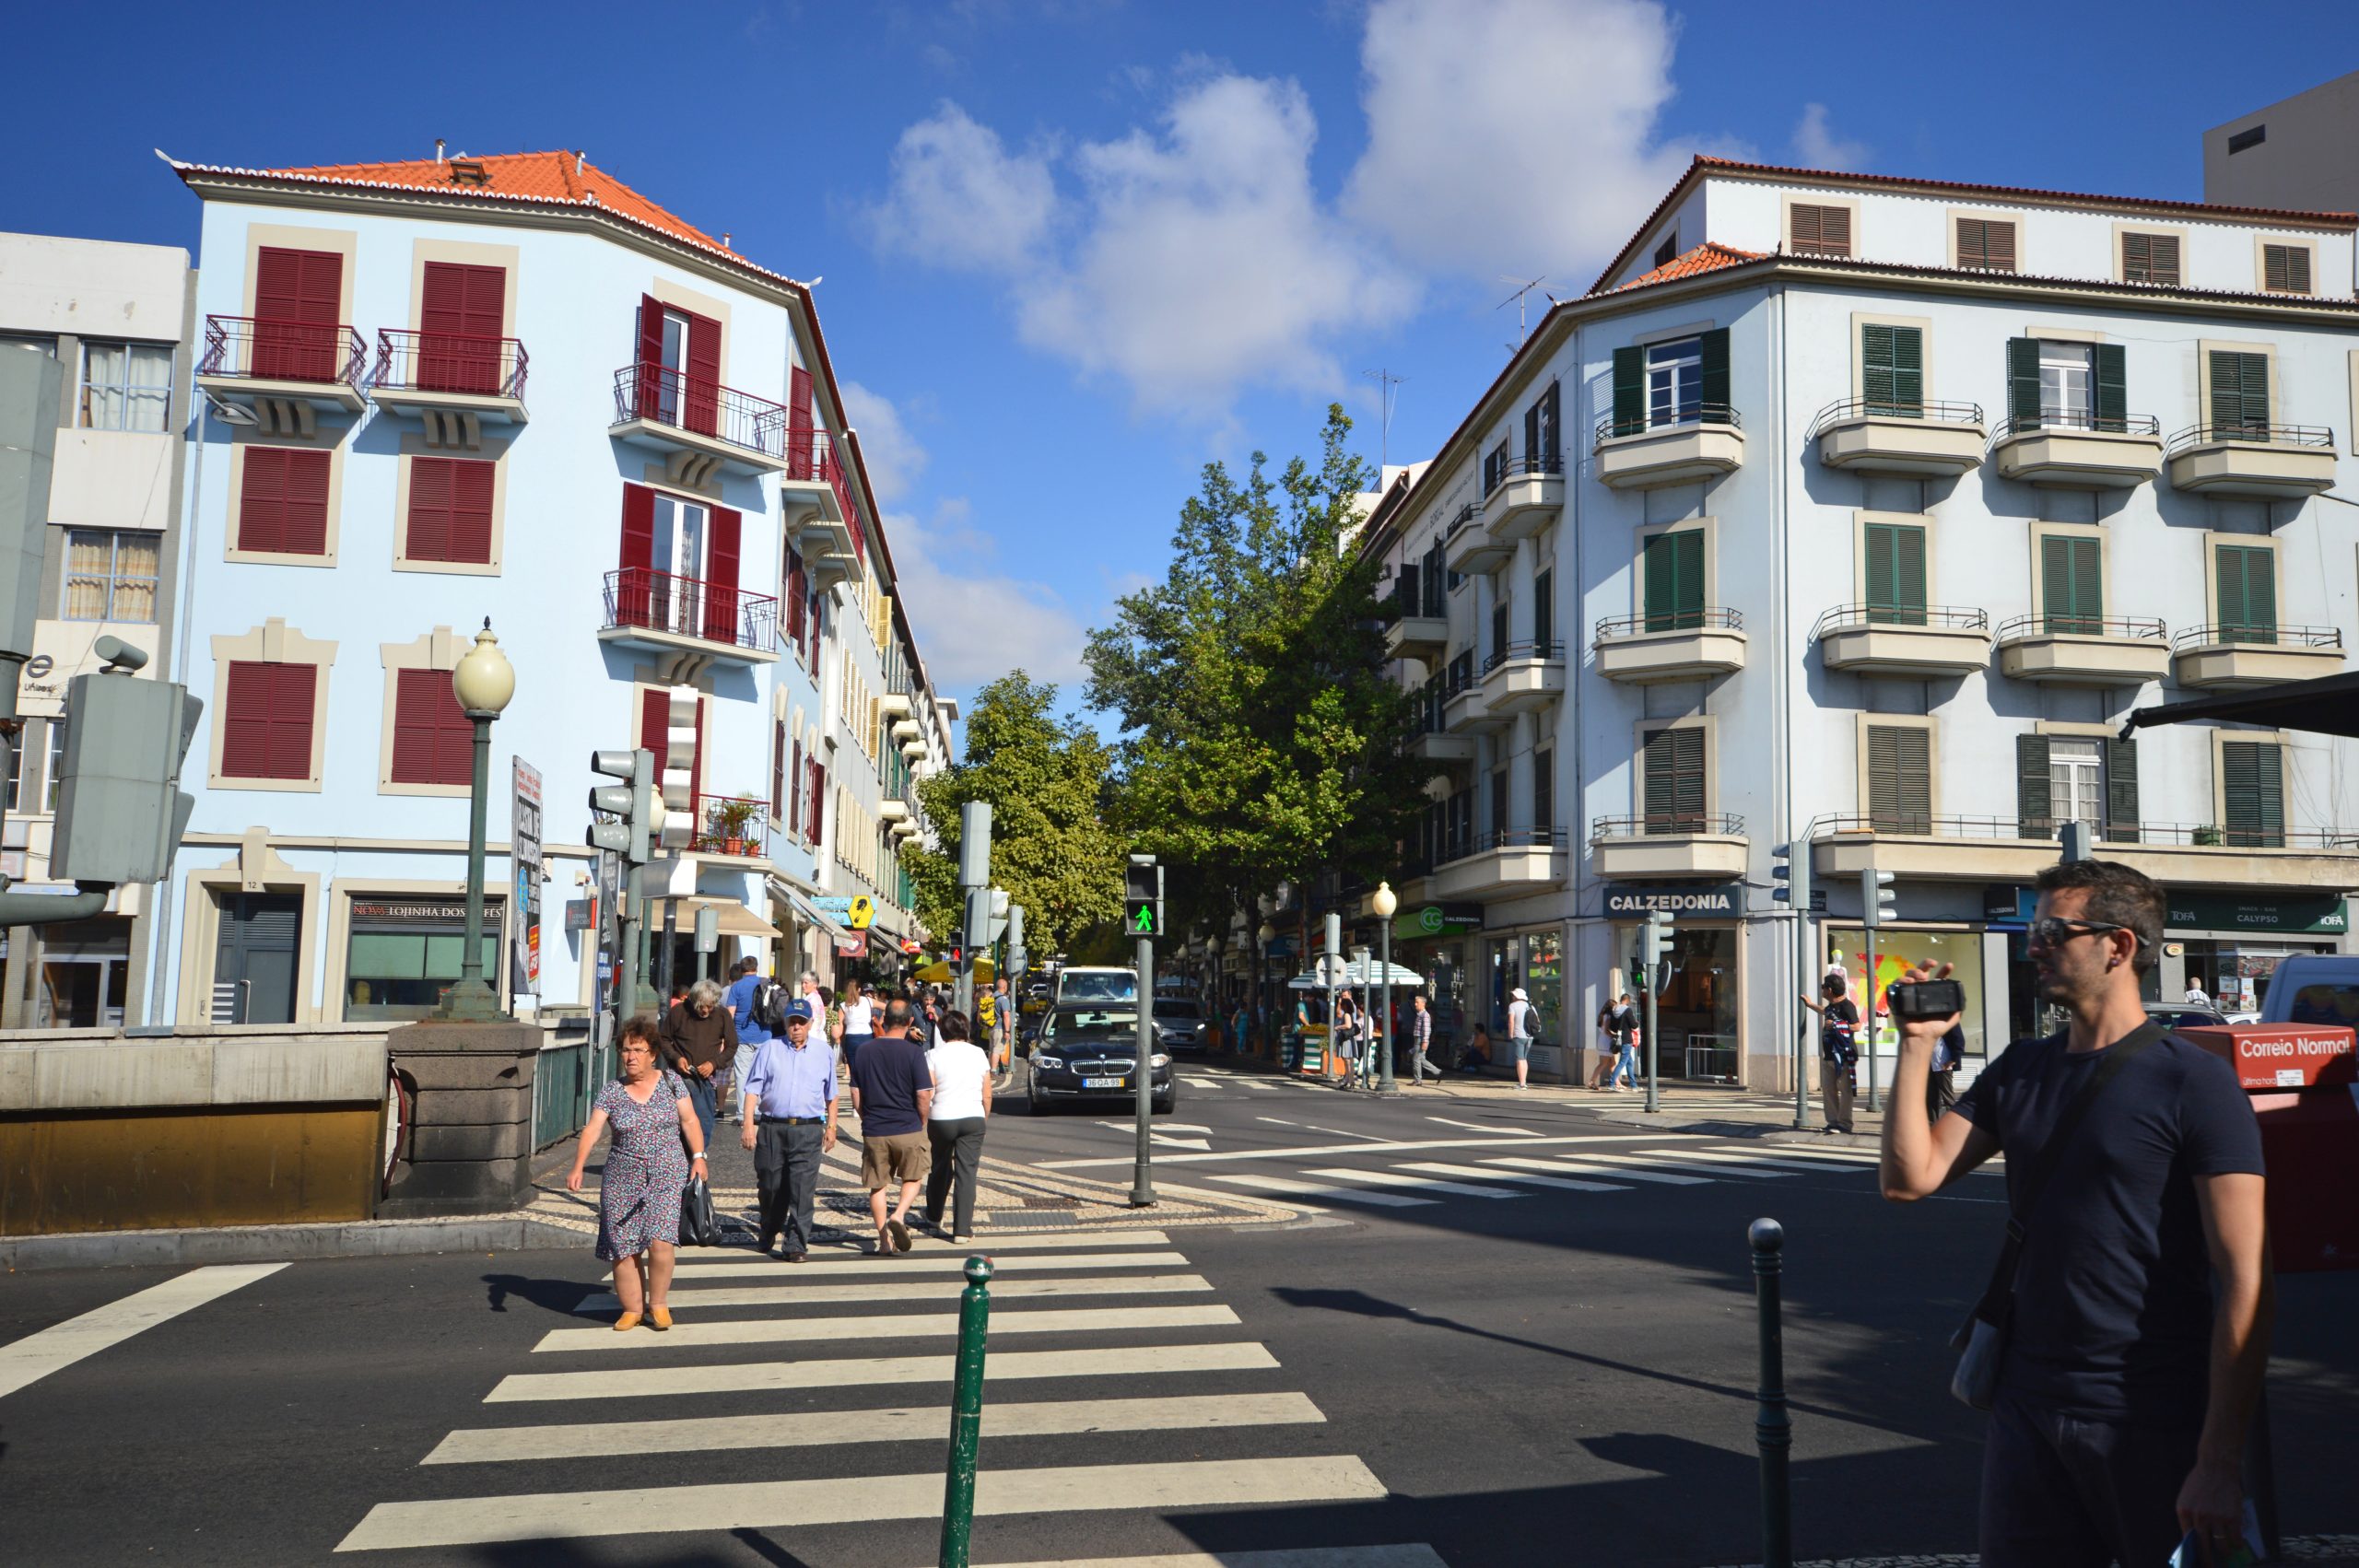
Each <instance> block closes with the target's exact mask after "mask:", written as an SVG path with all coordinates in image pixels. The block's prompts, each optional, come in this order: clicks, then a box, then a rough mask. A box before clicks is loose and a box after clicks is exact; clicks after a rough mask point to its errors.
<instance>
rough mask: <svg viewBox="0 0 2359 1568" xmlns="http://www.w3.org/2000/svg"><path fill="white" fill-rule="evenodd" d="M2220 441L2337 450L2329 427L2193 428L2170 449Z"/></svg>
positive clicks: (2171, 443) (2180, 434)
mask: <svg viewBox="0 0 2359 1568" xmlns="http://www.w3.org/2000/svg"><path fill="white" fill-rule="evenodd" d="M2217 441H2254V442H2259V443H2262V444H2264V445H2267V446H2272V447H2325V448H2327V449H2328V450H2329V451H2331V450H2333V447H2334V431H2333V429H2332V428H2330V427H2328V426H2325V425H2264V424H2260V423H2259V422H2255V423H2252V424H2234V425H2189V427H2187V428H2186V429H2184V430H2181V431H2179V432H2178V433H2177V435H2175V436H2173V437H2172V438H2171V439H2170V441H2169V443H2168V448H2169V450H2170V451H2175V452H2176V451H2184V450H2185V449H2187V448H2189V447H2201V446H2210V445H2212V443H2214V442H2217Z"/></svg>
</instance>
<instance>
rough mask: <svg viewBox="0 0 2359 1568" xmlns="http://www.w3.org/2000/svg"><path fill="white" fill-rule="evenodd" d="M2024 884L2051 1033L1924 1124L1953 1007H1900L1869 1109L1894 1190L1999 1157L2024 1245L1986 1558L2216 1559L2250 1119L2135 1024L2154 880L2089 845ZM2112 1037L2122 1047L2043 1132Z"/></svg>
mask: <svg viewBox="0 0 2359 1568" xmlns="http://www.w3.org/2000/svg"><path fill="white" fill-rule="evenodd" d="M2038 888H2039V894H2040V899H2039V909H2038V915H2037V918H2036V919H2035V920H2034V921H2033V922H2032V927H2031V942H2030V952H2031V957H2032V961H2033V963H2034V964H2035V965H2037V967H2038V974H2039V996H2040V1000H2043V1001H2046V1002H2051V1003H2054V1004H2056V1005H2058V1006H2060V1007H2062V1008H2063V1009H2064V1010H2065V1012H2066V1013H2067V1015H2068V1017H2069V1019H2070V1023H2069V1025H2068V1027H2067V1028H2066V1030H2065V1031H2064V1033H2062V1034H2060V1035H2055V1036H2049V1037H2048V1038H2046V1039H2039V1040H2025V1041H2019V1042H2017V1043H2016V1044H2015V1045H2013V1046H2012V1047H2009V1048H2008V1049H2007V1050H2006V1052H2005V1053H2004V1054H2002V1055H2001V1056H2000V1057H1999V1058H1998V1059H1996V1060H1994V1061H1993V1062H1991V1063H1990V1065H1989V1067H1988V1068H1986V1069H1985V1070H1984V1071H1983V1073H1982V1075H1981V1076H1980V1077H1979V1078H1978V1079H1977V1080H1975V1082H1974V1084H1973V1086H1972V1087H1971V1088H1969V1089H1968V1090H1966V1094H1965V1095H1964V1096H1963V1097H1961V1098H1960V1099H1959V1101H1958V1102H1957V1104H1956V1105H1955V1106H1954V1107H1953V1108H1952V1109H1951V1111H1950V1112H1949V1114H1947V1115H1945V1116H1943V1117H1942V1118H1941V1119H1940V1120H1939V1121H1938V1122H1932V1121H1930V1120H1929V1118H1928V1117H1927V1116H1926V1106H1925V1094H1926V1080H1927V1076H1928V1072H1929V1069H1930V1066H1931V1058H1932V1054H1933V1047H1934V1046H1935V1044H1936V1042H1938V1041H1939V1040H1940V1039H1941V1037H1942V1035H1943V1034H1945V1033H1946V1032H1947V1031H1948V1030H1949V1029H1950V1028H1951V1027H1952V1026H1953V1025H1954V1024H1956V1023H1957V1022H1958V1020H1957V1017H1956V1015H1955V1014H1952V1015H1951V1016H1949V1017H1946V1018H1911V1019H1907V1020H1904V1021H1903V1022H1902V1024H1901V1037H1900V1060H1899V1066H1898V1070H1897V1071H1896V1073H1895V1081H1894V1083H1893V1086H1892V1099H1891V1102H1890V1104H1889V1106H1888V1108H1887V1109H1886V1111H1885V1114H1884V1153H1883V1182H1884V1196H1885V1197H1887V1198H1890V1199H1895V1200H1900V1201H1907V1200H1910V1199H1919V1198H1924V1197H1928V1196H1930V1195H1931V1194H1932V1193H1934V1192H1937V1191H1939V1190H1940V1189H1941V1188H1943V1187H1946V1186H1948V1185H1949V1184H1950V1183H1951V1182H1953V1181H1954V1180H1956V1179H1957V1178H1958V1177H1960V1176H1964V1175H1966V1173H1967V1172H1968V1171H1970V1170H1972V1169H1973V1168H1974V1167H1975V1166H1977V1165H1978V1164H1981V1163H1982V1162H1983V1161H1985V1160H1987V1159H1989V1157H1990V1156H1991V1155H1992V1154H1995V1153H1999V1152H2000V1151H2001V1150H2004V1151H2005V1153H2006V1156H2007V1164H2006V1176H2007V1192H2008V1199H2009V1202H2010V1203H2011V1204H2012V1205H2013V1208H2014V1213H2015V1219H2016V1221H2017V1222H2018V1223H2020V1224H2021V1226H2022V1229H2023V1232H2024V1241H2023V1246H2022V1252H2021V1257H2020V1261H2019V1264H2018V1266H2017V1268H2016V1270H2015V1273H2014V1279H2013V1313H2012V1316H2011V1318H2010V1322H2009V1324H2008V1325H2007V1333H2008V1339H2007V1341H2006V1349H2005V1352H2004V1354H2003V1357H2002V1359H2001V1363H2000V1372H1999V1380H1998V1392H1997V1396H1996V1399H1995V1401H1994V1403H1993V1405H1992V1408H1991V1411H1990V1426H1989V1436H1988V1439H1987V1440H1986V1442H1985V1444H1984V1446H1983V1460H1982V1503H1981V1521H1980V1523H1981V1540H1982V1562H1983V1563H1984V1564H1985V1568H2018V1565H2025V1564H2038V1565H2039V1568H2049V1565H2052V1564H2064V1565H2077V1564H2083V1563H2085V1564H2089V1565H2090V1568H2102V1565H2103V1564H2105V1563H2107V1562H2115V1561H2118V1562H2123V1563H2128V1564H2133V1565H2143V1564H2149V1563H2161V1562H2165V1561H2167V1560H2168V1559H2169V1558H2170V1556H2171V1553H2172V1551H2173V1550H2174V1549H2175V1548H2176V1547H2177V1543H2178V1541H2179V1539H2180V1538H2181V1536H2182V1534H2183V1533H2185V1532H2187V1531H2190V1530H2191V1531H2193V1532H2195V1533H2196V1534H2197V1535H2198V1536H2199V1537H2200V1538H2201V1539H2202V1540H2203V1541H2204V1542H2205V1543H2206V1544H2207V1546H2208V1548H2209V1550H2210V1552H2211V1560H2212V1561H2213V1562H2219V1561H2222V1560H2224V1557H2225V1555H2226V1554H2227V1552H2228V1551H2230V1550H2233V1549H2234V1547H2235V1544H2236V1540H2237V1539H2238V1535H2239V1531H2240V1529H2241V1525H2242V1510H2243V1501H2244V1491H2243V1484H2242V1480H2241V1476H2240V1473H2239V1472H2240V1461H2241V1457H2242V1454H2243V1449H2244V1439H2245V1427H2246V1423H2247V1422H2248V1420H2249V1419H2250V1417H2251V1414H2252V1408H2253V1401H2254V1398H2255V1397H2256V1396H2257V1395H2258V1394H2259V1389H2260V1380H2261V1375H2262V1373H2263V1371H2264V1370H2265V1369H2266V1368H2267V1365H2268V1361H2269V1328H2270V1319H2271V1308H2272V1297H2271V1286H2270V1281H2269V1275H2268V1271H2267V1270H2266V1267H2265V1265H2264V1261H2263V1247H2262V1242H2263V1235H2264V1227H2263V1222H2262V1211H2261V1210H2262V1191H2263V1183H2262V1168H2261V1159H2260V1132H2259V1127H2258V1125H2257V1124H2256V1123H2255V1122H2254V1120H2253V1114H2252V1106H2251V1104H2250V1103H2249V1102H2248V1100H2247V1099H2246V1097H2245V1094H2244V1091H2243V1090H2242V1089H2241V1088H2239V1087H2238V1086H2237V1082H2236V1073H2235V1071H2234V1070H2233V1069H2231V1068H2230V1067H2229V1066H2228V1064H2227V1063H2226V1062H2225V1061H2224V1060H2222V1059H2220V1058H2218V1057H2216V1056H2213V1055H2212V1054H2210V1053H2209V1052H2206V1051H2204V1050H2201V1049H2200V1048H2198V1047H2195V1046H2193V1045H2190V1044H2189V1043H2188V1042H2186V1041H2184V1040H2181V1039H2178V1038H2177V1037H2176V1036H2165V1035H2164V1034H2162V1032H2161V1031H2160V1030H2159V1029H2158V1028H2156V1027H2155V1026H2154V1024H2150V1023H2149V1022H2148V1021H2147V1019H2146V1014H2145V1008H2144V1005H2143V1003H2142V1001H2141V1000H2140V997H2139V977H2140V976H2141V975H2142V974H2144V973H2146V972H2149V971H2151V970H2152V969H2153V968H2154V965H2155V964H2156V962H2157V961H2158V959H2159V958H2160V955H2161V947H2160V944H2161V942H2162V934H2163V919H2164V900H2163V892H2162V889H2161V888H2160V887H2158V886H2156V885H2155V884H2154V883H2153V882H2152V881H2150V880H2149V879H2148V878H2146V877H2145V876H2144V875H2142V873H2140V872H2137V871H2135V870H2133V869H2132V868H2130V867H2129V866H2125V865H2120V864H2118V863H2115V862H2112V861H2107V860H2076V861H2069V862H2066V863H2064V864H2061V865H2056V866H2051V867H2049V868H2048V870H2047V871H2046V872H2043V873H2042V874H2041V876H2040V878H2039V882H2038ZM1948 973H1949V965H1942V966H1941V968H1940V969H1938V970H1935V969H1931V968H1930V967H1928V968H1924V969H1920V970H1919V971H1917V972H1915V973H1914V974H1912V975H1911V976H1909V978H1910V979H1915V980H1923V979H1938V978H1941V977H1944V976H1946V975H1947V974H1948ZM2110 1052H2124V1053H2127V1059H2125V1060H2124V1061H2123V1063H2122V1065H2121V1067H2120V1068H2119V1069H2118V1071H2116V1072H2115V1074H2114V1076H2113V1077H2112V1078H2111V1079H2110V1081H2108V1082H2107V1083H2106V1084H2105V1085H2104V1086H2103V1087H2102V1089H2101V1091H2100V1092H2098V1093H2096V1094H2095V1097H2094V1098H2092V1099H2091V1100H2090V1101H2089V1102H2088V1104H2087V1108H2086V1110H2085V1111H2084V1112H2083V1115H2082V1118H2081V1120H2080V1121H2079V1124H2078V1126H2077V1128H2069V1129H2067V1130H2066V1133H2065V1136H2064V1137H2063V1139H2062V1141H2060V1142H2059V1141H2058V1139H2057V1137H2056V1134H2057V1130H2058V1126H2059V1123H2060V1121H2061V1120H2063V1118H2064V1117H2066V1115H2067V1111H2068V1107H2070V1106H2071V1105H2072V1104H2073V1103H2074V1101H2075V1100H2076V1099H2077V1098H2078V1097H2079V1096H2080V1094H2082V1091H2083V1086H2084V1085H2086V1084H2088V1083H2089V1082H2090V1081H2091V1080H2092V1078H2093V1077H2094V1076H2095V1074H2096V1072H2097V1071H2098V1070H2099V1068H2100V1066H2101V1064H2103V1063H2104V1062H2105V1061H2106V1059H2107V1054H2108V1053H2110ZM2034 1179H2036V1180H2037V1181H2039V1182H2040V1183H2042V1185H2040V1186H2039V1187H2038V1188H2037V1191H2036V1194H2035V1198H2036V1201H2035V1203H2034V1205H2033V1207H2032V1208H2031V1209H2030V1210H2029V1211H2025V1208H2024V1196H2025V1183H2026V1181H2028V1180H2034ZM2215 1286H2216V1295H2217V1299H2218V1307H2217V1311H2216V1313H2215V1311H2214V1307H2213V1297H2214V1294H2215Z"/></svg>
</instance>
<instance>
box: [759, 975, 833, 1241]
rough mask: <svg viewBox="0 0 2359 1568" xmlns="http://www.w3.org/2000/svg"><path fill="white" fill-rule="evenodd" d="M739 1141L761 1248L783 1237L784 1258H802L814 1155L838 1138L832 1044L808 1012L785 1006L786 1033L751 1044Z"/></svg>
mask: <svg viewBox="0 0 2359 1568" xmlns="http://www.w3.org/2000/svg"><path fill="white" fill-rule="evenodd" d="M744 1141H745V1147H746V1148H748V1149H751V1150H752V1151H753V1152H754V1180H755V1183H756V1185H757V1188H759V1191H760V1203H761V1220H760V1223H759V1226H758V1231H759V1235H760V1238H761V1241H760V1245H761V1249H762V1250H763V1251H764V1252H768V1251H769V1249H770V1242H771V1239H772V1238H773V1237H776V1238H780V1239H782V1240H783V1242H784V1243H785V1246H784V1247H783V1248H782V1255H783V1256H784V1258H786V1260H787V1261H788V1262H789V1263H800V1262H802V1261H803V1258H804V1254H806V1253H808V1252H809V1251H810V1250H811V1202H812V1199H814V1198H816V1196H817V1194H818V1190H819V1158H820V1156H821V1155H823V1154H825V1153H827V1151H828V1150H830V1149H832V1148H834V1147H835V1146H836V1052H835V1047H832V1046H830V1045H828V1044H827V1041H826V1040H824V1039H821V1038H819V1037H818V1035H817V1031H816V1028H814V1026H813V1024H812V1023H811V1015H810V1014H809V1013H807V1012H802V1011H801V1010H799V1009H798V1010H797V1011H795V1012H790V1013H788V1014H787V1015H786V1034H785V1036H783V1037H781V1038H778V1039H773V1040H769V1041H767V1042H765V1043H764V1044H762V1045H761V1046H759V1047H756V1049H755V1054H754V1064H753V1066H752V1067H750V1068H748V1069H746V1071H745V1140H744Z"/></svg>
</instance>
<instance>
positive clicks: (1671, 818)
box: [1589, 812, 1744, 844]
mask: <svg viewBox="0 0 2359 1568" xmlns="http://www.w3.org/2000/svg"><path fill="white" fill-rule="evenodd" d="M1688 834H1711V835H1714V836H1716V837H1725V838H1742V837H1744V818H1743V817H1741V816H1737V815H1734V814H1732V813H1728V812H1645V813H1640V814H1639V815H1637V816H1602V817H1599V818H1598V819H1597V820H1596V821H1595V822H1593V823H1591V824H1590V830H1589V837H1590V843H1592V844H1594V843H1596V842H1598V841H1599V840H1600V839H1605V838H1659V837H1668V836H1672V835H1680V836H1684V835H1688Z"/></svg>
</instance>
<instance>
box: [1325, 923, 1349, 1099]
mask: <svg viewBox="0 0 2359 1568" xmlns="http://www.w3.org/2000/svg"><path fill="white" fill-rule="evenodd" d="M1325 925H1326V931H1325V935H1326V938H1327V954H1326V956H1325V957H1323V958H1321V959H1320V961H1319V969H1320V978H1322V979H1324V980H1325V981H1326V982H1327V1059H1326V1060H1324V1061H1322V1062H1320V1064H1319V1065H1320V1067H1321V1068H1325V1069H1332V1068H1333V1067H1334V1065H1335V1056H1336V1050H1335V982H1336V980H1337V979H1339V978H1341V977H1342V976H1343V973H1344V917H1343V916H1341V915H1338V914H1336V913H1335V912H1334V911H1332V910H1330V911H1328V915H1327V919H1326V922H1325ZM1320 1076H1321V1077H1324V1076H1326V1074H1325V1073H1324V1072H1321V1073H1320ZM1345 1076H1346V1078H1347V1079H1348V1077H1349V1075H1348V1074H1346V1075H1345ZM1345 1087H1349V1083H1348V1082H1347V1083H1346V1084H1345Z"/></svg>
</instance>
